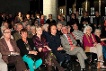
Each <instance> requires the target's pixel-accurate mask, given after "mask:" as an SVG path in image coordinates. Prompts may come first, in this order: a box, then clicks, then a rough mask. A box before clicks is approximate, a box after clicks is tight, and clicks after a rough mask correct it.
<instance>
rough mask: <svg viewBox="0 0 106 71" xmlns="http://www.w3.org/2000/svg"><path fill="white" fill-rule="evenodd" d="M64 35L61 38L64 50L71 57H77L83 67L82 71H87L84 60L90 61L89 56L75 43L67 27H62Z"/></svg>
mask: <svg viewBox="0 0 106 71" xmlns="http://www.w3.org/2000/svg"><path fill="white" fill-rule="evenodd" d="M62 33H63V35H62V36H61V37H60V38H61V44H62V46H63V48H64V50H65V51H66V53H67V54H69V55H76V56H77V58H78V60H79V63H80V66H81V71H84V70H85V62H84V60H86V61H87V60H88V59H87V56H86V55H85V52H84V51H83V49H82V48H81V47H78V46H77V42H76V41H75V39H74V38H73V37H72V36H71V35H70V34H68V30H67V27H66V26H64V27H62Z"/></svg>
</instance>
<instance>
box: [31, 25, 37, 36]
mask: <svg viewBox="0 0 106 71" xmlns="http://www.w3.org/2000/svg"><path fill="white" fill-rule="evenodd" d="M31 34H32V37H33V36H34V35H36V30H35V26H31Z"/></svg>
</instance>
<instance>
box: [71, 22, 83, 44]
mask: <svg viewBox="0 0 106 71" xmlns="http://www.w3.org/2000/svg"><path fill="white" fill-rule="evenodd" d="M72 34H73V35H74V37H75V39H76V40H80V42H81V43H82V39H83V32H82V31H80V30H79V29H78V25H77V24H76V23H74V24H73V32H72Z"/></svg>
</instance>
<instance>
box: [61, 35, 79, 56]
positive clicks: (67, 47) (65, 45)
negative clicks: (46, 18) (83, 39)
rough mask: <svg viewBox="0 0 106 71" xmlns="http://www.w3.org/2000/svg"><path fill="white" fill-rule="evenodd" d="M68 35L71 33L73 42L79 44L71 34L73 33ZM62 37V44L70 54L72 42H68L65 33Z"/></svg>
mask: <svg viewBox="0 0 106 71" xmlns="http://www.w3.org/2000/svg"><path fill="white" fill-rule="evenodd" d="M68 35H69V36H70V38H71V39H72V42H73V44H74V45H77V42H76V40H75V39H74V38H73V37H72V35H71V34H68ZM60 39H61V44H62V46H63V48H64V50H65V51H66V52H67V53H68V54H69V53H70V48H71V47H70V44H69V42H68V39H67V37H66V36H65V35H64V34H63V35H62V36H61V37H60Z"/></svg>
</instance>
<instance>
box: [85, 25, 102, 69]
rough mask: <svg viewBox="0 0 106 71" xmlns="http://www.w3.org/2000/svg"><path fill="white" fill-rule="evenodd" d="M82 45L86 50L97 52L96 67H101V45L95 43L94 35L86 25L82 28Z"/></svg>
mask: <svg viewBox="0 0 106 71" xmlns="http://www.w3.org/2000/svg"><path fill="white" fill-rule="evenodd" d="M83 45H84V48H85V51H86V52H93V53H96V54H97V57H98V65H97V68H100V67H102V65H100V64H101V63H102V62H103V54H102V46H101V44H99V43H97V41H96V38H95V36H94V35H93V34H92V28H91V27H90V26H86V27H85V29H84V36H83Z"/></svg>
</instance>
